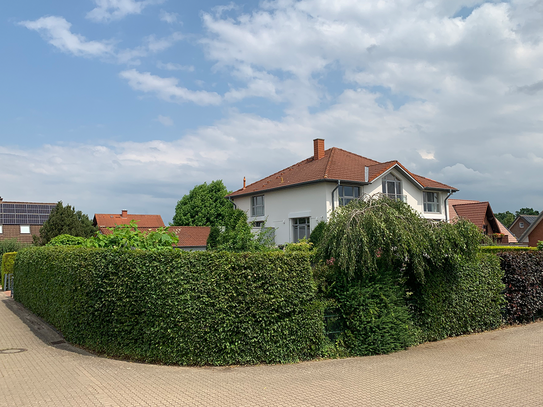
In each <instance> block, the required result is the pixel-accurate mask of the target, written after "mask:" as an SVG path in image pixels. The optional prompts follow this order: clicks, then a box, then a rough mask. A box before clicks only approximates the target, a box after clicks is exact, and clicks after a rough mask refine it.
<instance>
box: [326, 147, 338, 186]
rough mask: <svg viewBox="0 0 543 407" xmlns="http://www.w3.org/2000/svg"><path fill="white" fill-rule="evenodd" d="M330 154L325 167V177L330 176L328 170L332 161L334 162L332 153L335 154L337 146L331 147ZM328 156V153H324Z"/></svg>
mask: <svg viewBox="0 0 543 407" xmlns="http://www.w3.org/2000/svg"><path fill="white" fill-rule="evenodd" d="M329 150H330V155H329V156H328V162H327V163H326V167H324V178H328V170H329V169H330V163H331V162H332V155H335V154H334V152H335V151H336V150H335V147H332V148H329ZM324 156H325V157H326V154H325V155H324Z"/></svg>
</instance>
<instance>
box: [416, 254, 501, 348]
mask: <svg viewBox="0 0 543 407" xmlns="http://www.w3.org/2000/svg"><path fill="white" fill-rule="evenodd" d="M502 277H503V272H502V271H501V269H500V264H499V261H498V259H497V258H496V256H494V255H492V254H480V255H478V256H477V258H476V259H474V260H471V261H466V262H463V263H456V264H455V263H452V262H450V263H445V264H443V265H442V266H441V267H434V268H432V270H431V271H430V272H429V273H428V274H427V276H426V280H425V282H424V284H417V283H415V284H414V285H415V287H413V294H412V296H411V297H410V299H409V303H410V304H411V307H412V310H413V316H414V320H415V323H416V324H417V325H418V326H419V327H420V328H421V332H420V335H421V338H420V339H421V340H422V341H433V340H440V339H444V338H447V337H449V336H458V335H462V334H467V333H471V332H480V331H484V330H488V329H494V328H497V327H499V326H500V325H501V324H502V310H503V307H504V306H505V299H504V296H503V289H504V284H503V283H502Z"/></svg>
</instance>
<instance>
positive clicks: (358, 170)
mask: <svg viewBox="0 0 543 407" xmlns="http://www.w3.org/2000/svg"><path fill="white" fill-rule="evenodd" d="M394 166H398V167H400V168H401V169H402V170H403V171H405V172H406V173H407V174H409V175H410V176H411V177H412V178H413V179H414V180H415V181H416V182H418V183H419V184H420V185H421V186H422V187H423V188H432V189H446V190H453V191H457V189H456V188H454V187H451V186H448V185H445V184H442V183H440V182H437V181H434V180H431V179H429V178H425V177H421V176H420V175H416V174H413V173H411V172H410V171H408V170H407V169H406V168H405V167H404V166H403V165H402V164H400V163H399V162H398V161H389V162H385V163H380V162H378V161H375V160H372V159H370V158H366V157H362V156H360V155H358V154H354V153H351V152H349V151H345V150H342V149H341V148H336V147H333V148H330V149H328V150H326V151H325V152H324V157H323V158H321V159H320V160H315V159H313V157H311V158H308V159H305V160H303V161H300V162H299V163H297V164H294V165H292V166H290V167H288V168H285V169H284V170H281V171H278V172H276V173H275V174H272V175H270V176H269V177H266V178H263V179H261V180H260V181H257V182H254V183H252V184H250V185H248V186H247V187H246V188H242V189H239V190H237V191H234V192H232V193H231V194H230V195H228V196H238V195H247V194H253V193H255V192H263V191H269V190H272V189H276V188H284V187H290V186H294V185H299V184H304V183H307V182H315V181H326V180H334V181H335V180H342V181H354V182H360V183H364V182H366V179H365V171H366V167H368V171H369V179H368V181H369V182H372V181H373V180H375V179H376V178H378V177H379V176H381V175H382V174H383V173H385V172H386V171H388V170H389V169H391V168H392V167H394Z"/></svg>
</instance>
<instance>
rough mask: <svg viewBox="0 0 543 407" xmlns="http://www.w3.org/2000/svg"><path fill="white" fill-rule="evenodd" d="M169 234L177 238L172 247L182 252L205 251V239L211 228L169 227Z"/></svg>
mask: <svg viewBox="0 0 543 407" xmlns="http://www.w3.org/2000/svg"><path fill="white" fill-rule="evenodd" d="M168 231H169V232H173V233H175V234H176V235H177V237H178V238H179V242H178V243H177V245H175V246H174V247H176V248H179V249H182V250H193V251H199V250H206V247H207V238H208V237H209V232H210V231H211V228H210V227H209V226H170V228H169V229H168Z"/></svg>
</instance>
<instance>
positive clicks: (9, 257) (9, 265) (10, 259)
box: [0, 252, 17, 290]
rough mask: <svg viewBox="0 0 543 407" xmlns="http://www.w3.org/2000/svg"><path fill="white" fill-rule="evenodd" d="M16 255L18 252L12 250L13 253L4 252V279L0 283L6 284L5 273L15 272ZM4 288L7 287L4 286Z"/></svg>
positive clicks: (2, 268) (0, 274)
mask: <svg viewBox="0 0 543 407" xmlns="http://www.w3.org/2000/svg"><path fill="white" fill-rule="evenodd" d="M15 256H17V252H11V253H4V254H3V255H2V267H1V270H2V271H1V272H0V276H1V278H2V280H0V285H2V286H3V285H4V275H6V274H9V273H13V265H14V264H15ZM3 288H4V290H5V289H6V287H3Z"/></svg>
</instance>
